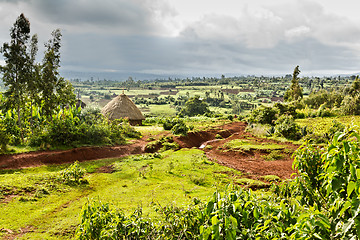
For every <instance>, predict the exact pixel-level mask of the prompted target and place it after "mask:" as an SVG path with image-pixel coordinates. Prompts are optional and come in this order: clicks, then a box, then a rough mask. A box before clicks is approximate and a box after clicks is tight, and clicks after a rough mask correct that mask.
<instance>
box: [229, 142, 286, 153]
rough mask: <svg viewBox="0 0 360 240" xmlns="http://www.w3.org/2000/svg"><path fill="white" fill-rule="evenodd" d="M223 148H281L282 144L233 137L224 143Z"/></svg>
mask: <svg viewBox="0 0 360 240" xmlns="http://www.w3.org/2000/svg"><path fill="white" fill-rule="evenodd" d="M224 148H226V149H231V150H244V151H250V150H282V149H284V148H285V146H284V145H280V144H274V143H258V142H256V141H252V140H248V139H234V140H231V141H229V142H227V143H225V144H224Z"/></svg>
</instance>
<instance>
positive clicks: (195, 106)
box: [180, 96, 210, 116]
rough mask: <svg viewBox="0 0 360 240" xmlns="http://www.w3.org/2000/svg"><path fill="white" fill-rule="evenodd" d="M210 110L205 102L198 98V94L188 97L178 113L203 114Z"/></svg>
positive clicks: (188, 114)
mask: <svg viewBox="0 0 360 240" xmlns="http://www.w3.org/2000/svg"><path fill="white" fill-rule="evenodd" d="M208 112H210V110H209V107H208V105H207V104H206V102H204V101H202V100H200V97H199V96H195V97H192V98H190V99H189V100H188V101H187V102H186V103H185V107H184V108H183V109H181V111H180V114H183V115H187V116H195V115H198V114H200V115H203V114H205V113H208Z"/></svg>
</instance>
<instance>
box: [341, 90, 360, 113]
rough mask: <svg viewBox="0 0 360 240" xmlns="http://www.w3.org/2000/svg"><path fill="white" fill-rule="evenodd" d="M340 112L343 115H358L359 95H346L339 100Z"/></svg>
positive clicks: (359, 111)
mask: <svg viewBox="0 0 360 240" xmlns="http://www.w3.org/2000/svg"><path fill="white" fill-rule="evenodd" d="M340 109H341V112H342V114H344V115H359V114H360V95H356V96H354V97H351V96H346V97H345V98H344V100H343V101H342V102H341V106H340Z"/></svg>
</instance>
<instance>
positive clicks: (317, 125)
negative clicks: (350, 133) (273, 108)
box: [296, 116, 360, 134]
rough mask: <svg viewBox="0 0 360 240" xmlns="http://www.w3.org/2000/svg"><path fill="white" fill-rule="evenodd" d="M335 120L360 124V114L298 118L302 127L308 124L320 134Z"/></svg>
mask: <svg viewBox="0 0 360 240" xmlns="http://www.w3.org/2000/svg"><path fill="white" fill-rule="evenodd" d="M333 121H338V122H340V123H342V124H344V125H346V126H347V125H351V124H353V125H356V126H360V116H338V117H323V118H322V117H317V118H306V119H297V120H296V122H297V123H298V124H299V125H300V126H301V127H303V126H308V127H310V128H312V129H313V130H314V132H315V133H318V134H321V133H324V132H327V131H328V130H329V128H330V127H331V126H332V125H333Z"/></svg>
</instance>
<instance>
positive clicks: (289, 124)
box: [275, 115, 300, 140]
mask: <svg viewBox="0 0 360 240" xmlns="http://www.w3.org/2000/svg"><path fill="white" fill-rule="evenodd" d="M275 124H276V125H275V129H276V133H278V134H280V135H281V136H283V137H284V138H287V139H291V140H298V139H300V127H299V125H297V124H296V123H295V121H294V118H293V117H291V116H288V115H283V116H281V117H280V118H279V119H278V120H276V122H275Z"/></svg>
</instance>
